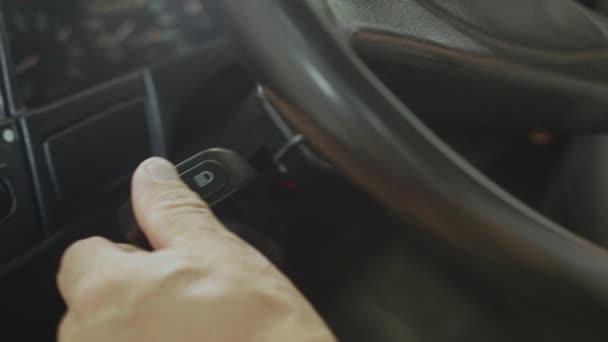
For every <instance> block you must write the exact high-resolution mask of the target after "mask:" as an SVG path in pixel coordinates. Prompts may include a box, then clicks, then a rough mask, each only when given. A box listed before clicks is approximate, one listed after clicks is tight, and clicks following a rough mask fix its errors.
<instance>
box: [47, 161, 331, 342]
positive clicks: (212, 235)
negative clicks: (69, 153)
mask: <svg viewBox="0 0 608 342" xmlns="http://www.w3.org/2000/svg"><path fill="white" fill-rule="evenodd" d="M132 198H133V208H134V210H135V215H136V217H137V220H138V222H139V225H140V227H141V228H142V230H143V231H144V233H145V234H146V236H147V237H148V240H149V241H150V243H151V245H152V246H153V247H154V249H155V251H153V252H146V251H142V250H139V249H136V248H135V247H131V246H124V245H118V244H114V243H112V242H110V241H107V240H105V239H102V238H91V239H88V240H83V241H80V242H77V243H75V244H74V245H72V246H71V247H70V248H69V249H68V250H67V251H66V253H65V255H64V257H63V260H62V263H61V268H60V271H59V275H58V285H59V289H60V292H61V294H62V296H63V297H64V299H65V301H66V303H67V307H68V311H67V314H66V315H65V317H64V319H63V321H62V323H61V325H60V328H59V332H58V340H59V342H83V341H87V342H96V341H99V342H108V341H112V342H135V341H137V342H140V341H146V342H155V341H163V342H203V341H247V342H252V341H269V342H270V341H280V342H285V341H334V340H335V338H334V337H333V335H332V333H331V332H330V331H329V330H328V328H327V327H326V325H325V324H324V322H323V321H322V319H321V318H320V317H319V316H318V315H317V313H316V312H315V311H314V309H313V308H312V307H311V306H310V304H309V303H308V302H307V301H306V299H305V298H304V297H303V296H302V295H301V294H300V293H299V292H298V290H297V289H296V288H295V287H294V286H293V284H292V283H291V282H290V281H289V280H288V279H287V278H286V277H285V276H283V275H282V274H281V273H280V272H279V271H278V270H277V269H276V268H275V267H274V266H273V265H272V264H271V263H270V262H269V261H268V260H267V259H266V258H265V257H264V256H262V255H261V254H260V253H258V252H257V251H256V250H254V249H253V248H252V247H250V246H249V245H247V244H246V243H245V242H243V241H242V240H240V239H239V238H238V237H236V236H235V235H233V234H232V233H230V232H229V231H228V230H226V229H225V228H224V227H223V226H222V224H221V223H220V222H219V221H218V220H217V219H216V218H215V216H214V215H213V213H212V212H211V211H210V210H209V208H208V207H207V206H206V204H205V203H204V202H203V201H201V200H200V198H199V197H198V196H197V195H196V194H195V193H194V192H192V191H190V190H189V189H188V188H187V187H186V185H184V184H183V183H182V182H181V180H180V179H179V176H178V174H177V171H176V170H175V168H174V167H173V166H172V165H171V164H170V163H168V162H167V161H164V160H162V159H159V158H153V159H150V160H148V161H147V162H144V163H143V164H142V165H141V166H140V167H139V168H138V170H137V171H136V172H135V175H134V177H133V185H132Z"/></svg>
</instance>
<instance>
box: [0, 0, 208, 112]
mask: <svg viewBox="0 0 608 342" xmlns="http://www.w3.org/2000/svg"><path fill="white" fill-rule="evenodd" d="M2 10H3V14H4V21H5V24H6V26H7V31H8V37H9V42H10V49H11V55H12V60H13V74H14V76H15V79H16V88H17V93H18V94H20V95H21V98H22V100H23V102H24V103H25V104H26V105H28V106H30V107H32V106H34V107H35V106H40V105H44V104H47V103H49V102H50V101H53V100H56V99H59V98H61V97H64V96H67V95H70V94H72V93H74V92H76V91H79V90H81V89H83V88H85V87H88V86H92V85H94V84H97V83H99V82H103V81H105V80H107V79H108V78H111V77H116V76H119V75H120V74H122V73H126V72H129V71H133V70H136V69H139V68H143V67H146V66H149V65H151V64H155V63H159V62H162V61H165V60H167V59H170V58H173V57H175V56H178V55H180V54H183V53H187V52H188V51H191V50H192V49H194V48H196V47H197V46H199V45H200V43H201V42H202V41H204V40H205V39H207V38H208V37H209V34H210V30H209V28H210V23H209V20H208V18H207V16H206V14H205V10H204V8H203V6H202V4H201V3H200V1H199V0H69V1H61V2H58V1H48V0H29V1H23V0H7V1H4V2H2Z"/></svg>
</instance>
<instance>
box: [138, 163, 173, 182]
mask: <svg viewBox="0 0 608 342" xmlns="http://www.w3.org/2000/svg"><path fill="white" fill-rule="evenodd" d="M141 170H142V171H143V172H144V173H145V174H146V175H147V176H148V177H150V178H153V179H155V180H158V181H174V180H178V179H179V174H178V173H177V170H176V169H175V166H173V164H171V163H170V162H168V161H166V160H165V159H162V158H151V159H148V160H147V161H146V162H144V165H142V166H141Z"/></svg>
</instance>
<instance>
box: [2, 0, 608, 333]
mask: <svg viewBox="0 0 608 342" xmlns="http://www.w3.org/2000/svg"><path fill="white" fill-rule="evenodd" d="M0 14H1V15H0V40H1V45H0V73H1V76H2V77H1V80H0V100H1V102H0V316H1V317H2V318H3V319H2V323H0V327H1V329H0V334H2V335H1V336H0V340H2V341H35V342H38V341H40V342H44V341H55V340H56V331H57V326H58V324H59V322H60V320H61V318H62V315H63V314H64V312H65V305H64V303H63V301H62V299H61V297H60V295H59V292H58V290H57V286H56V279H55V278H56V274H57V270H58V267H59V262H60V260H61V256H62V254H63V252H64V251H65V250H66V248H67V247H68V246H70V245H71V244H72V243H74V242H76V241H78V240H80V239H83V238H87V237H92V236H103V237H106V238H108V239H111V240H113V241H115V242H120V243H132V244H137V245H139V246H143V247H145V244H146V242H145V239H142V237H141V236H140V235H141V233H140V232H139V229H138V228H137V224H136V223H135V222H134V220H133V214H132V210H131V208H130V205H129V197H130V196H129V184H130V179H131V175H132V173H133V171H134V170H135V168H136V167H137V166H138V165H139V164H140V163H141V162H142V161H144V160H146V159H147V158H149V157H152V156H160V157H164V158H167V159H168V160H170V161H171V162H173V163H175V164H176V165H178V170H179V171H180V174H181V176H182V178H183V179H184V181H185V182H186V183H187V184H188V185H189V186H190V187H191V188H193V189H195V190H196V191H198V192H199V194H200V195H201V197H202V198H203V199H205V200H206V201H207V202H208V203H209V204H210V205H211V206H212V208H213V210H214V212H215V213H216V214H217V216H218V217H219V218H220V219H221V221H222V222H223V223H224V224H225V225H226V227H227V228H228V229H230V230H231V231H233V232H235V233H236V234H237V235H239V236H240V237H242V238H243V239H244V240H246V241H247V242H249V243H250V244H252V245H253V246H254V247H255V248H257V249H258V250H259V251H260V252H262V253H263V254H264V255H265V256H267V257H268V258H269V259H270V260H271V261H272V262H273V263H274V264H276V265H277V266H278V267H279V268H280V269H281V270H282V271H283V272H285V274H286V275H287V276H288V277H289V279H290V280H292V281H293V283H294V284H295V285H296V286H297V287H298V288H299V289H300V290H301V291H302V292H303V293H304V294H305V296H306V297H307V298H308V299H309V300H310V301H311V303H312V304H313V306H314V307H315V308H316V309H317V310H318V312H319V313H320V314H321V316H322V317H323V318H324V319H325V320H326V321H327V323H328V325H329V326H330V328H331V329H332V331H333V332H334V333H335V335H336V336H337V338H338V339H339V340H341V341H431V342H435V341H437V342H442V341H574V340H578V341H606V339H607V338H608V324H606V322H607V321H608V253H606V249H605V248H608V178H607V177H606V175H608V158H606V156H607V155H608V135H606V133H605V132H606V131H608V115H607V112H608V1H606V0H585V1H583V0H580V1H575V0H300V1H289V0H250V1H245V0H203V1H200V0H56V1H44V0H27V1H24V0H0ZM604 171H606V172H604ZM138 234H139V235H138ZM217 267H218V268H221V267H222V265H221V264H218V265H217ZM233 324H234V326H235V329H238V324H239V322H233ZM288 340H289V339H286V341H288Z"/></svg>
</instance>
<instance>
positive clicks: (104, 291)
mask: <svg viewBox="0 0 608 342" xmlns="http://www.w3.org/2000/svg"><path fill="white" fill-rule="evenodd" d="M122 283H123V282H122V281H121V280H120V279H119V278H117V277H113V276H111V275H109V274H108V273H107V272H102V271H97V270H96V271H92V272H91V273H90V274H88V275H87V277H85V278H84V279H82V280H81V281H80V283H79V284H78V285H77V286H76V288H75V289H74V292H75V293H74V303H73V305H74V309H75V311H76V312H95V311H97V310H99V309H100V308H101V307H103V306H104V305H105V304H107V301H108V300H109V299H112V298H113V297H114V296H115V295H116V294H117V293H120V292H121V288H122Z"/></svg>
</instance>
